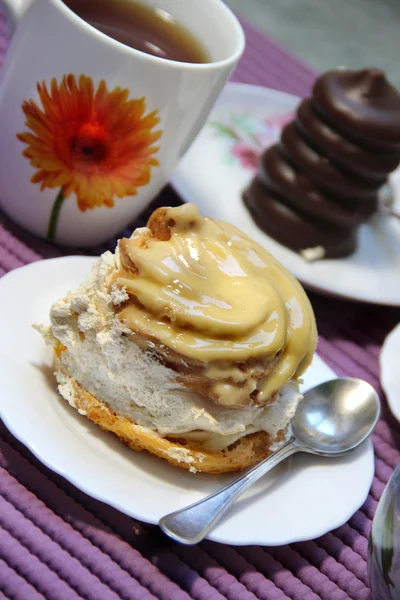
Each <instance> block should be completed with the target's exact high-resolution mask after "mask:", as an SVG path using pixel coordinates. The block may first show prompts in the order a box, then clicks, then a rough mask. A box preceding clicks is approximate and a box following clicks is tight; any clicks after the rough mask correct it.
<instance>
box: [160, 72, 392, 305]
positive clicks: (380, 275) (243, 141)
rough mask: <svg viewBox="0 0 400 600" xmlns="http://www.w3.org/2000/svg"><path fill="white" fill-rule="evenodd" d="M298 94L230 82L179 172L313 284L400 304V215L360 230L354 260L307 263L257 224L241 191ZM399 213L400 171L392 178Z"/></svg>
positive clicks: (188, 185) (179, 184) (200, 196)
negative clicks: (397, 217)
mask: <svg viewBox="0 0 400 600" xmlns="http://www.w3.org/2000/svg"><path fill="white" fill-rule="evenodd" d="M298 102H299V98H297V97H296V96H291V95H289V94H285V93H283V92H277V91H276V90H271V89H268V88H262V87H257V86H252V85H246V84H240V83H229V84H228V85H227V86H226V87H225V89H224V91H223V93H222V94H221V96H220V97H219V100H218V102H217V104H216V106H215V108H214V110H213V112H212V114H211V116H210V118H209V120H208V122H207V124H206V125H205V127H204V128H203V129H202V131H201V133H200V134H199V136H198V137H197V139H196V141H195V142H194V144H193V145H192V146H191V148H190V150H189V151H188V153H187V154H186V156H185V157H184V159H183V160H182V162H181V163H180V166H179V168H178V169H177V171H175V174H174V176H173V178H172V183H173V186H174V187H175V188H176V190H177V191H178V192H179V193H180V194H181V196H182V197H183V198H185V199H189V198H190V200H191V201H193V202H195V203H196V204H198V206H199V208H200V210H201V212H202V213H203V214H206V215H209V216H210V217H214V218H218V219H222V220H224V221H229V222H230V223H232V224H233V225H236V226H238V227H240V229H242V231H244V232H245V233H247V234H248V235H249V236H250V237H252V238H253V239H255V240H256V241H257V242H258V243H260V244H261V245H263V246H264V247H265V248H267V250H269V251H270V252H271V253H272V254H273V255H274V256H275V257H276V258H277V259H278V260H279V261H280V262H282V263H283V264H284V265H285V266H286V267H287V268H288V269H289V270H290V271H291V272H292V273H293V274H294V275H295V276H296V277H297V278H298V279H300V281H301V282H302V283H303V284H304V285H305V286H307V287H309V288H311V289H315V290H318V291H320V292H324V293H326V294H329V295H336V296H340V297H343V298H349V299H354V300H359V301H363V302H370V303H375V304H385V305H390V306H400V277H399V272H400V221H399V220H397V219H395V218H391V217H386V216H376V217H374V218H373V219H372V220H371V221H370V222H369V223H368V224H366V225H363V226H362V227H361V231H360V241H359V248H358V250H357V252H356V253H355V254H353V255H352V256H350V257H348V258H344V259H336V260H332V259H330V260H320V261H316V262H313V263H310V262H306V261H305V260H304V259H303V258H302V257H301V256H299V255H298V254H296V253H295V252H292V251H291V250H289V249H288V248H285V247H284V246H282V245H281V244H279V243H278V242H276V241H275V240H273V239H272V238H270V237H269V236H267V235H266V234H265V233H264V232H263V231H262V230H261V229H259V227H258V226H257V225H256V224H255V223H254V221H253V220H252V218H251V216H250V214H249V213H248V211H247V209H246V207H245V206H244V204H243V201H242V192H243V190H244V189H245V187H246V186H247V185H248V183H249V182H250V180H251V179H252V177H253V175H254V174H255V172H256V165H257V159H258V155H259V153H260V152H261V150H262V149H263V148H266V147H268V146H270V145H271V144H273V143H275V142H276V141H277V140H278V138H279V135H280V131H281V128H282V126H283V125H284V124H285V123H286V122H287V120H290V118H291V117H292V116H293V112H294V110H295V108H296V106H297V104H298ZM392 185H393V189H394V192H395V196H396V198H397V206H398V209H399V211H400V192H399V189H400V171H397V172H396V174H395V175H394V176H393V177H392Z"/></svg>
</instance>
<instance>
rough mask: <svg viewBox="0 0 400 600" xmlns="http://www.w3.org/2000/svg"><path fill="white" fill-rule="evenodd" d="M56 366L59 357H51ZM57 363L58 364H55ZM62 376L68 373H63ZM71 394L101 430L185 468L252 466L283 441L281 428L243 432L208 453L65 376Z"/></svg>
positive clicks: (224, 470) (222, 470) (213, 469)
mask: <svg viewBox="0 0 400 600" xmlns="http://www.w3.org/2000/svg"><path fill="white" fill-rule="evenodd" d="M55 362H56V366H57V367H58V368H59V367H60V365H59V360H58V359H57V358H56V360H55ZM57 363H58V364H57ZM63 375H64V376H67V377H68V374H66V373H64V372H63ZM69 379H70V383H71V388H72V390H73V393H74V398H73V401H74V404H75V408H76V409H77V410H78V411H79V412H80V413H81V414H84V415H85V416H86V417H87V418H88V419H90V420H91V421H93V423H95V424H96V425H98V426H99V427H101V429H103V430H104V431H111V432H112V433H114V434H115V435H116V436H117V437H118V438H119V439H120V440H121V441H122V442H123V443H124V444H126V445H127V446H129V448H131V449H132V450H136V451H138V452H142V451H147V452H150V453H151V454H154V455H155V456H158V457H159V458H163V459H164V460H166V461H168V462H169V463H170V464H171V465H174V466H176V467H180V468H182V469H186V470H189V471H201V472H203V473H212V474H220V473H228V472H232V471H241V470H242V469H245V468H246V467H249V466H251V465H254V464H255V463H257V462H259V461H260V460H263V459H264V458H266V457H267V456H269V455H270V454H271V449H270V448H271V444H272V443H274V442H279V441H283V440H284V438H285V434H284V431H280V432H279V433H278V436H277V438H276V439H275V440H272V439H271V437H270V436H269V435H268V434H267V433H266V432H264V431H259V432H256V433H252V434H250V435H247V436H245V437H243V438H241V439H240V440H238V441H237V442H235V443H234V444H232V446H230V447H229V448H227V449H226V450H220V451H218V452H208V451H205V450H203V449H200V448H199V446H196V444H195V443H193V442H191V441H190V442H189V441H185V440H182V442H183V443H179V442H177V441H176V440H170V439H168V438H165V437H162V436H161V435H160V434H159V433H157V432H156V431H153V430H151V429H148V428H146V427H142V426H141V425H137V424H136V423H134V422H133V421H131V420H130V419H128V418H126V417H124V416H122V415H118V414H117V413H115V412H114V411H113V410H111V408H110V407H109V406H108V405H107V404H106V403H105V402H103V401H102V400H99V399H98V398H96V397H95V396H94V395H92V394H91V393H90V392H88V391H87V390H86V389H85V388H83V387H82V386H81V385H80V384H79V383H78V382H77V381H76V380H75V379H73V378H72V377H69Z"/></svg>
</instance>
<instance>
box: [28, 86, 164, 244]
mask: <svg viewBox="0 0 400 600" xmlns="http://www.w3.org/2000/svg"><path fill="white" fill-rule="evenodd" d="M37 90H38V94H39V99H40V102H41V105H42V107H40V106H38V105H37V104H36V102H34V101H33V100H28V101H25V102H24V103H23V104H22V110H23V112H24V114H25V117H26V121H25V125H26V126H27V127H28V129H29V130H30V131H27V132H23V133H19V134H17V138H18V139H19V140H20V141H21V142H23V143H24V144H26V148H25V150H24V151H23V155H24V156H26V158H28V159H29V161H30V164H31V165H32V166H33V167H34V168H35V169H36V172H35V173H34V175H33V176H32V178H31V181H32V183H38V184H40V187H41V189H42V190H43V189H44V188H58V189H59V193H58V195H57V198H56V200H55V203H54V206H53V210H52V214H51V216H50V222H49V230H48V237H49V238H50V239H54V238H55V233H56V227H57V220H58V216H59V212H60V209H61V206H62V203H63V201H64V199H65V198H67V197H68V196H69V195H70V194H71V193H72V192H74V193H75V194H76V198H77V203H78V206H79V208H80V210H81V211H85V210H87V209H93V208H95V207H96V206H108V207H112V206H114V200H115V198H123V197H124V196H131V195H135V194H136V193H137V188H138V187H140V186H144V185H146V184H148V183H149V181H150V178H151V168H152V167H156V166H158V164H159V162H158V160H157V159H156V158H155V157H154V155H155V154H156V153H157V151H158V150H159V148H158V147H157V146H156V145H155V143H156V142H157V140H158V139H159V138H160V136H161V135H162V130H160V129H158V130H157V129H155V127H156V126H157V125H158V123H159V122H160V118H159V116H158V111H153V112H151V113H148V114H145V112H146V99H145V98H144V97H143V98H138V99H129V90H127V89H121V88H120V87H116V88H114V89H113V90H112V91H111V92H109V91H108V89H107V85H106V83H105V81H104V80H101V81H100V84H99V86H98V87H97V89H96V90H95V89H94V85H93V81H92V79H91V78H90V77H87V76H86V75H81V76H80V77H79V80H78V81H77V80H76V78H75V76H74V75H67V76H64V77H63V78H62V81H61V83H60V84H58V83H57V81H56V79H55V78H53V79H52V80H51V84H50V87H49V89H48V87H47V85H46V83H45V82H44V81H43V82H42V83H38V84H37Z"/></svg>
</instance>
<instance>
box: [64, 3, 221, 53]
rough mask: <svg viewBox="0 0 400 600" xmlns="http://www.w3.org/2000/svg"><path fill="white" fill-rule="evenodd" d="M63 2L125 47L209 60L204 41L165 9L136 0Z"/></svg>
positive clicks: (146, 51)
mask: <svg viewBox="0 0 400 600" xmlns="http://www.w3.org/2000/svg"><path fill="white" fill-rule="evenodd" d="M198 1H199V2H201V0H198ZM64 4H66V5H67V6H68V7H69V8H70V9H71V10H72V11H73V12H74V13H75V14H77V15H78V16H79V17H81V19H83V20H84V21H86V22H87V23H89V24H90V25H92V26H93V27H95V28H96V29H98V30H99V31H101V32H102V33H105V34H106V35H108V36H109V37H111V38H114V40H117V41H118V42H122V44H125V46H130V47H131V48H135V49H136V50H141V51H142V52H145V53H146V54H152V55H154V56H158V57H160V58H166V59H169V60H176V61H179V62H190V63H206V62H210V57H209V56H208V53H207V51H206V49H205V48H204V47H203V45H202V44H201V42H200V41H199V40H197V39H196V38H195V37H194V36H193V35H192V33H191V32H190V31H188V30H187V29H186V28H185V27H183V26H182V25H180V24H179V23H178V22H177V21H176V20H175V19H174V18H173V17H172V16H171V15H170V14H168V13H166V12H165V11H164V10H163V9H162V8H152V7H150V6H145V5H144V4H141V3H140V2H136V1H135V0H64ZM160 4H162V2H161V1H160Z"/></svg>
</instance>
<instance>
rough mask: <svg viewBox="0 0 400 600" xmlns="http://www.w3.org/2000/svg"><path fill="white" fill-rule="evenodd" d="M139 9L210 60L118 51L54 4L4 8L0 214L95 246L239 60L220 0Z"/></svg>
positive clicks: (170, 0) (151, 180)
mask: <svg viewBox="0 0 400 600" xmlns="http://www.w3.org/2000/svg"><path fill="white" fill-rule="evenodd" d="M0 1H1V0H0ZM111 1H112V0H110V2H111ZM140 1H141V2H142V3H144V4H147V5H150V6H155V7H157V6H160V4H162V8H163V9H164V10H165V11H167V12H168V13H170V14H171V15H172V16H173V17H175V18H176V20H177V21H178V22H179V23H180V24H181V25H183V26H184V27H186V28H187V29H188V30H189V31H190V32H191V33H192V34H193V35H194V36H195V37H196V38H197V39H199V40H201V41H202V42H203V44H204V46H205V47H206V49H207V50H208V53H209V55H210V62H208V63H205V64H194V63H183V62H175V61H171V60H166V59H163V58H158V57H155V56H151V55H148V54H144V53H143V52H140V51H138V50H135V49H132V48H130V47H127V46H125V45H123V44H121V43H120V42H117V41H115V40H114V39H112V38H110V37H108V36H106V35H105V34H103V33H101V32H100V31H98V30H97V29H95V28H94V27H92V26H91V25H89V24H88V23H86V21H84V20H82V19H81V18H80V17H78V16H77V15H76V14H75V13H73V12H72V11H71V10H70V9H69V8H68V7H67V6H66V5H65V4H64V3H63V2H62V0H33V1H31V2H29V0H28V2H26V1H24V0H7V1H6V6H7V8H8V10H9V14H10V15H11V16H12V19H10V22H15V31H14V33H13V36H12V39H11V44H10V46H9V49H8V52H7V56H6V60H5V63H4V65H3V68H2V71H1V72H0V206H1V208H2V209H3V211H4V212H5V213H6V214H7V215H8V216H9V217H10V218H11V219H13V220H14V221H15V222H17V223H18V224H19V225H21V226H22V227H24V228H25V229H28V230H29V231H31V232H32V233H35V234H37V235H38V236H40V237H43V238H48V239H50V240H52V241H55V242H57V243H59V244H64V245H74V246H91V245H96V244H98V243H102V242H104V241H106V240H108V239H109V238H111V237H112V236H113V235H115V234H117V233H118V232H119V231H120V230H121V229H122V228H123V227H124V226H126V225H127V224H129V223H130V221H132V220H133V219H134V218H135V217H136V216H138V215H139V214H140V213H141V212H142V210H143V209H144V208H145V207H146V205H147V204H148V203H149V202H150V201H151V200H152V199H153V198H154V197H155V196H156V195H157V194H158V192H159V191H160V190H161V188H162V187H163V186H164V185H165V184H166V183H167V181H168V179H169V177H170V176H171V174H172V172H173V171H174V169H175V167H176V166H177V163H178V161H179V159H180V158H181V156H182V155H183V154H184V152H185V151H186V150H187V148H188V147H189V145H190V144H191V142H192V141H193V139H194V138H195V137H196V135H197V133H198V132H199V130H200V129H201V127H202V125H203V124H204V122H205V120H206V118H207V116H208V114H209V112H210V110H211V108H212V107H213V105H214V103H215V101H216V99H217V97H218V95H219V93H220V92H221V90H222V88H223V86H224V84H225V83H226V81H227V79H228V77H229V75H230V74H231V72H232V70H233V68H234V67H235V65H236V64H237V62H238V60H239V58H240V56H241V54H242V52H243V49H244V44H245V41H244V34H243V30H242V28H241V26H240V24H239V22H238V20H237V19H236V17H235V16H234V15H233V13H232V12H231V11H230V10H229V8H228V7H227V6H226V5H225V4H224V3H223V2H222V1H221V0H140ZM193 176H194V177H196V174H195V173H194V174H193Z"/></svg>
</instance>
